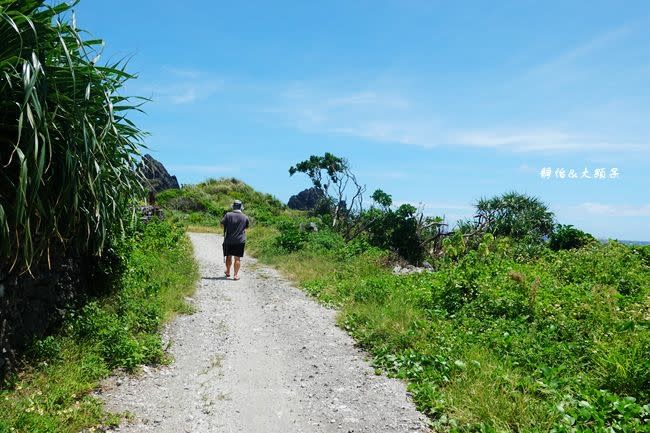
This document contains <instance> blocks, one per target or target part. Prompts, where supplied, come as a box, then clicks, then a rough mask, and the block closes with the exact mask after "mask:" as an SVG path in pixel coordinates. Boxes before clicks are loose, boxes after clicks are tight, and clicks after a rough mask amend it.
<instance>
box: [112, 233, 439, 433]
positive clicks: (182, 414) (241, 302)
mask: <svg viewBox="0 0 650 433" xmlns="http://www.w3.org/2000/svg"><path fill="white" fill-rule="evenodd" d="M190 237H191V240H192V243H193V245H194V250H195V255H196V258H197V260H198V262H199V264H200V269H201V276H202V278H201V280H200V282H199V283H198V284H199V286H198V288H197V291H196V294H195V295H194V297H193V298H192V300H191V302H192V303H193V305H194V306H195V307H196V310H197V311H196V313H195V314H193V315H189V316H181V317H179V318H178V319H176V320H175V321H174V322H173V323H171V324H170V325H169V326H168V327H167V328H166V329H165V339H166V340H168V341H169V342H170V348H169V352H170V354H171V355H172V356H173V358H174V362H173V363H172V364H170V365H169V366H164V367H161V368H155V369H154V368H147V367H145V369H144V372H143V374H142V375H140V376H139V377H122V378H119V377H117V378H112V379H111V380H109V381H108V382H107V385H106V387H105V391H104V393H103V398H104V399H105V401H106V403H107V405H108V408H109V409H110V410H113V411H117V412H124V411H128V412H130V413H131V414H132V415H133V419H132V420H131V421H130V422H128V421H127V422H124V423H123V425H122V426H121V427H120V428H119V429H118V430H117V431H120V432H147V431H151V432H228V433H230V432H247V433H256V432H260V433H261V432H264V433H267V432H268V433H270V432H278V433H290V432H296V433H298V432H300V433H311V432H355V433H361V432H364V433H380V432H426V431H428V430H427V428H426V419H425V417H424V416H423V415H421V414H420V413H418V412H417V411H416V410H415V408H414V406H413V403H412V402H411V401H410V400H409V399H408V397H407V393H406V388H405V386H404V384H403V383H401V382H400V381H398V380H393V379H388V378H386V377H383V376H376V375H375V374H374V370H373V369H372V368H371V367H370V366H369V364H368V362H367V360H366V357H365V355H364V353H362V352H361V351H359V350H358V349H357V348H355V346H354V342H353V340H352V339H351V338H350V337H349V336H348V335H347V334H346V333H345V332H343V331H342V330H341V329H339V328H337V327H336V326H335V322H334V318H335V314H336V312H335V311H333V310H330V309H327V308H325V307H323V306H321V305H319V304H317V303H316V302H314V301H313V300H311V299H309V298H308V297H307V296H305V295H304V294H303V293H302V292H301V291H300V290H298V289H296V288H294V287H292V286H291V284H289V283H288V282H287V281H286V280H284V279H283V278H282V277H281V276H280V275H279V274H278V273H277V272H276V271H275V270H273V269H270V268H267V267H263V266H260V265H258V264H257V263H256V262H255V261H254V260H253V259H250V258H245V259H244V266H243V268H242V278H241V280H239V281H232V280H226V279H225V278H224V275H223V264H222V263H223V257H222V253H221V238H220V237H218V236H216V235H213V234H191V235H190Z"/></svg>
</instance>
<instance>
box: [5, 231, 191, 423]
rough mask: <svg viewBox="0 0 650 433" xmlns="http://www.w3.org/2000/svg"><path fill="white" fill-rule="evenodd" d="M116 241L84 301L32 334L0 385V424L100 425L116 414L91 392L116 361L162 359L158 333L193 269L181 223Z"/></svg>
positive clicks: (181, 304) (121, 364) (177, 306)
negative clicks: (37, 335) (39, 334)
mask: <svg viewBox="0 0 650 433" xmlns="http://www.w3.org/2000/svg"><path fill="white" fill-rule="evenodd" d="M128 235H129V236H128V237H126V238H125V239H124V240H123V241H121V242H115V243H114V246H113V247H112V248H111V250H110V251H109V252H107V254H109V256H110V257H107V258H106V259H105V260H104V262H103V263H102V267H101V268H100V270H99V271H100V273H101V275H98V276H97V278H95V282H96V284H100V283H101V286H99V287H93V288H92V289H93V291H94V292H95V293H93V295H89V296H88V297H87V299H86V302H85V303H84V305H83V307H81V308H80V309H78V310H74V309H71V310H69V311H68V312H67V315H66V317H65V319H64V320H63V323H62V324H61V326H60V328H59V330H58V331H56V332H54V333H53V334H51V335H49V336H46V337H44V338H41V339H37V340H35V341H34V342H33V343H32V344H31V346H30V347H29V349H28V350H27V354H26V356H25V358H24V360H23V365H22V369H20V370H19V371H18V372H16V373H15V374H13V375H11V376H10V377H9V378H7V379H6V381H5V382H4V383H3V386H2V387H1V388H0V414H2V415H1V416H0V432H10V431H12V432H13V431H16V432H26V433H27V432H29V433H33V432H41V433H46V432H48V433H49V432H51V433H60V432H70V433H73V432H74V433H76V432H79V431H81V430H82V429H84V428H90V427H93V428H95V427H96V428H98V429H99V428H100V427H101V428H104V427H106V426H108V425H112V424H116V423H117V422H118V421H119V416H117V415H109V414H107V413H105V412H104V410H103V408H102V403H101V402H100V400H99V399H97V398H95V397H94V396H92V394H91V393H92V392H93V390H95V389H96V387H97V385H98V382H99V380H100V379H102V378H104V377H106V376H108V375H109V374H111V372H112V371H113V370H114V369H116V368H121V369H124V370H126V371H134V370H135V369H137V367H138V366H139V365H141V364H152V363H160V362H166V361H167V360H166V358H165V354H164V351H163V349H164V348H163V346H162V340H161V337H160V334H159V331H160V329H161V326H162V324H163V323H164V322H166V321H167V320H169V319H171V318H172V317H174V316H175V315H176V314H177V313H188V312H191V308H190V307H189V305H188V304H186V302H185V297H186V296H188V295H190V294H191V293H192V292H193V290H194V283H195V282H196V280H197V278H198V271H197V268H196V264H195V263H194V259H193V255H192V248H191V246H190V243H189V240H188V239H187V237H186V236H185V231H184V228H183V227H182V226H179V225H174V224H171V223H169V222H164V221H161V222H158V221H155V220H154V221H152V222H150V223H148V224H147V225H141V226H138V227H137V228H135V229H133V231H131V232H129V233H128Z"/></svg>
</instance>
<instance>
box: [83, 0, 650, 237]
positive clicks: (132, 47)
mask: <svg viewBox="0 0 650 433" xmlns="http://www.w3.org/2000/svg"><path fill="white" fill-rule="evenodd" d="M76 14H77V21H78V24H79V26H80V27H82V28H85V29H87V30H89V31H90V32H91V33H92V34H93V35H94V36H97V37H101V38H103V39H104V40H105V41H106V48H105V52H104V57H103V58H104V59H105V60H110V59H116V58H121V57H129V58H130V62H129V70H130V71H132V72H136V73H138V75H139V78H138V79H137V80H136V81H134V82H132V83H131V84H130V85H129V87H128V89H127V90H128V92H129V93H130V94H137V95H142V96H147V97H151V98H152V99H153V101H152V102H151V103H148V104H147V105H146V106H145V110H146V112H147V114H146V115H145V116H136V117H135V118H134V120H136V121H137V123H138V124H139V125H140V126H141V127H142V128H143V129H145V130H147V131H149V132H150V134H151V135H150V136H149V137H148V138H147V144H148V146H149V147H150V153H152V154H153V155H154V157H156V158H157V159H159V160H161V161H162V162H163V163H164V164H165V165H166V166H167V167H168V169H169V170H170V172H172V173H173V174H176V175H177V176H178V178H179V181H180V182H181V183H196V182H199V181H201V180H203V179H205V178H207V177H220V176H235V177H238V178H241V179H243V180H244V181H246V182H248V183H250V184H251V185H253V186H254V187H255V188H257V189H259V190H262V191H265V192H269V193H272V194H274V195H276V196H277V197H278V198H280V199H282V200H287V199H288V198H289V196H290V195H291V194H293V193H296V192H298V191H300V190H301V189H303V188H305V187H307V186H308V180H307V179H306V178H304V177H300V176H294V177H289V175H288V168H289V166H291V165H292V164H294V163H295V162H297V161H300V160H302V159H305V158H306V157H308V156H309V155H311V154H322V153H324V152H326V151H330V152H333V153H335V154H336V155H340V156H344V157H346V158H347V159H348V160H349V161H350V164H351V165H352V167H353V168H354V171H355V172H356V173H357V174H358V177H359V178H360V179H361V180H362V182H364V183H366V184H367V185H368V189H369V191H372V190H373V189H374V188H377V187H381V188H382V189H384V190H385V191H386V192H388V193H390V194H392V196H393V198H394V200H395V201H396V202H407V201H408V202H412V203H414V204H418V203H420V204H421V205H422V206H423V207H424V209H425V211H426V212H427V213H430V214H436V215H444V216H446V218H447V219H448V220H449V221H450V222H452V223H453V222H455V220H456V219H458V218H461V217H466V216H470V215H471V213H472V208H471V205H472V203H474V202H475V201H476V200H477V199H478V198H480V197H482V196H491V195H495V194H500V193H503V192H506V191H510V190H517V191H519V192H524V193H529V194H533V195H536V196H538V197H540V198H541V199H543V200H544V201H546V202H547V203H548V204H549V205H550V207H551V209H552V210H553V211H554V212H555V213H556V215H557V218H558V220H559V221H560V222H562V223H565V224H574V225H575V226H577V227H580V228H582V229H584V230H586V231H589V232H591V233H593V234H594V235H596V236H599V237H612V238H619V239H635V240H650V224H648V222H650V174H649V171H648V163H650V2H647V1H645V0H643V1H632V0H626V1H624V2H621V1H594V0H591V1H522V0H519V1H498V2H488V1H465V2H442V1H419V0H404V1H379V0H374V1H352V0H348V1H327V2H302V1H291V2H284V1H273V2H221V1H189V0H188V1H186V2H176V1H175V2H170V1H150V0H137V1H129V2H127V1H123V0H113V1H110V2H98V1H92V0H83V1H82V2H81V3H80V4H79V5H78V6H77V8H76ZM545 168H550V169H551V176H550V178H543V177H542V176H541V173H542V170H543V169H545ZM558 169H564V172H565V177H564V178H561V177H559V176H560V171H558ZM571 169H573V170H575V172H576V173H577V176H578V178H577V179H570V178H568V173H569V170H571ZM585 169H587V174H588V175H589V176H590V177H591V178H590V179H587V178H582V177H581V176H582V173H583V171H584V170H585ZM597 169H598V170H600V169H604V173H605V175H606V178H605V179H594V174H595V173H594V171H595V170H597ZM612 169H616V170H617V172H618V176H617V177H614V178H610V175H611V174H612ZM556 171H557V176H558V177H556Z"/></svg>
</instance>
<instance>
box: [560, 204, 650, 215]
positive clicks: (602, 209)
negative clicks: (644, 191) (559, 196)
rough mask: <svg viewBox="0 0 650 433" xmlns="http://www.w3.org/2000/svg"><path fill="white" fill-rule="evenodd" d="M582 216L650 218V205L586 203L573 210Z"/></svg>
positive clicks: (574, 207)
mask: <svg viewBox="0 0 650 433" xmlns="http://www.w3.org/2000/svg"><path fill="white" fill-rule="evenodd" d="M571 210H572V211H574V212H576V213H581V214H589V215H594V216H608V217H650V204H639V205H629V204H606V203H593V202H585V203H580V204H579V205H577V206H573V207H572V208H571Z"/></svg>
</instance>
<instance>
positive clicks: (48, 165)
mask: <svg viewBox="0 0 650 433" xmlns="http://www.w3.org/2000/svg"><path fill="white" fill-rule="evenodd" d="M74 4H76V3H74ZM74 4H72V5H69V4H65V3H64V4H58V5H55V6H48V5H46V4H45V2H44V0H15V1H14V0H0V274H1V273H2V272H7V271H8V270H9V269H13V270H14V271H17V270H18V271H25V270H27V269H29V267H30V265H31V264H32V263H33V262H34V261H36V260H39V259H41V258H44V257H48V254H49V253H50V251H53V250H56V251H60V250H62V249H65V250H66V251H75V252H78V253H82V254H83V253H90V254H94V253H98V252H100V251H101V249H102V247H103V245H104V243H105V241H106V239H107V237H108V236H109V235H110V233H111V232H112V231H113V230H115V229H116V228H117V229H118V230H119V228H120V227H121V226H122V221H123V217H124V215H125V212H128V209H129V208H131V207H130V206H129V203H132V201H133V198H134V195H135V194H139V192H140V188H141V187H140V184H139V182H138V179H137V178H136V174H135V173H134V170H133V168H134V166H135V158H136V157H137V155H138V147H139V144H140V142H141V138H142V133H141V131H140V130H139V129H138V128H137V127H136V126H135V125H134V124H133V123H132V122H131V121H129V120H128V119H127V118H126V117H125V116H126V114H127V113H129V112H132V110H134V109H137V106H136V105H133V104H132V103H131V102H130V100H129V99H128V98H125V97H123V96H120V94H119V93H118V91H119V90H120V88H121V87H122V86H123V84H124V83H125V81H127V80H128V79H130V78H132V76H131V75H130V74H128V73H127V72H125V71H124V68H123V64H122V63H118V64H116V65H110V66H99V65H97V64H96V62H97V60H98V58H99V52H100V49H101V47H102V41H100V40H84V39H83V38H82V36H81V32H80V30H78V29H77V28H76V23H75V19H74V15H73V14H71V7H72V6H73V5H74Z"/></svg>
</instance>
